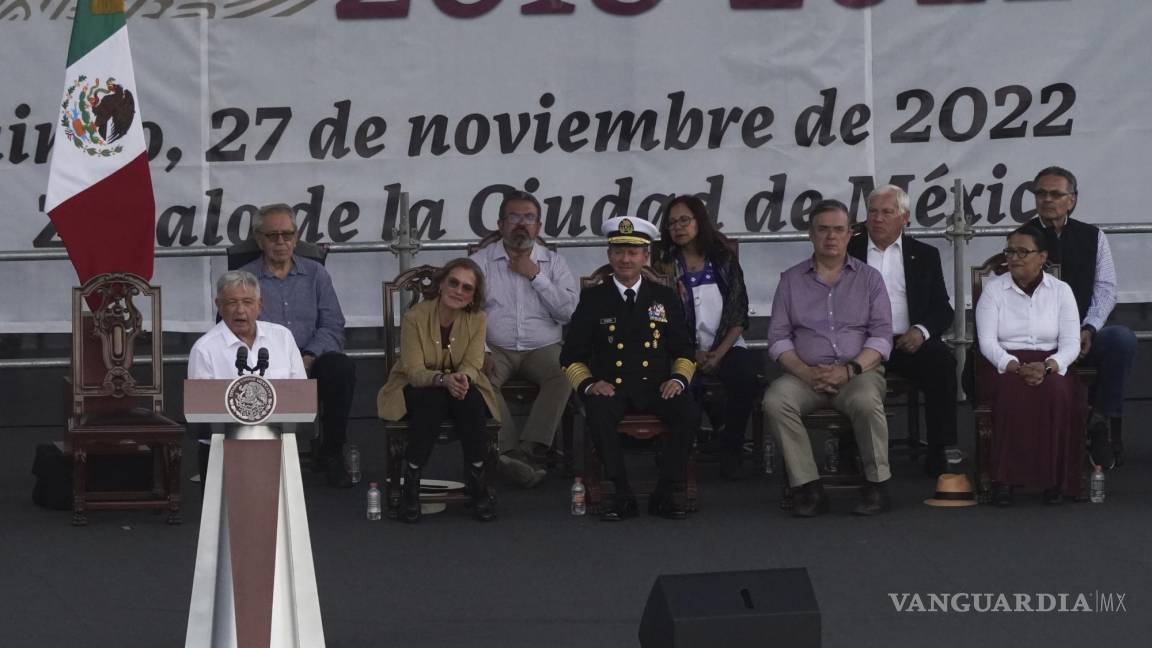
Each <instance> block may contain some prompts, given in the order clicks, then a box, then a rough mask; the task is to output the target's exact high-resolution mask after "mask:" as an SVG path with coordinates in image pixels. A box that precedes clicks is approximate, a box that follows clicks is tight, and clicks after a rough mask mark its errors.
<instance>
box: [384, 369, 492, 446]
mask: <svg viewBox="0 0 1152 648" xmlns="http://www.w3.org/2000/svg"><path fill="white" fill-rule="evenodd" d="M404 404H405V405H406V406H407V407H408V415H407V416H406V417H405V420H406V421H408V449H407V451H406V452H405V453H404V459H405V460H406V461H407V462H408V463H411V464H416V465H417V466H423V465H424V464H426V463H428V458H429V457H431V456H432V448H434V447H436V439H437V437H439V436H440V424H441V423H443V422H444V420H445V419H452V422H453V423H454V424H455V427H456V435H457V436H458V437H459V438H460V445H461V447H462V448H463V450H464V461H466V462H468V463H477V462H480V461H484V460H485V459H486V458H487V454H488V439H487V436H486V433H485V431H484V418H485V412H486V409H485V407H484V397H483V396H481V395H480V390H478V389H476V386H475V385H473V386H472V387H470V388H469V389H468V393H467V394H466V395H465V396H464V399H463V400H457V399H455V398H453V397H452V395H451V394H449V393H448V390H447V389H444V388H443V387H413V386H411V385H409V386H407V387H405V388H404Z"/></svg>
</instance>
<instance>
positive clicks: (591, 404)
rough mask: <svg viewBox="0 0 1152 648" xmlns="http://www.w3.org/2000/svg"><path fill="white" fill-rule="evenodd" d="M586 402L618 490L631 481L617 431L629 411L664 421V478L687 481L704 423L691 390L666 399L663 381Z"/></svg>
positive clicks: (598, 445) (609, 475) (586, 398)
mask: <svg viewBox="0 0 1152 648" xmlns="http://www.w3.org/2000/svg"><path fill="white" fill-rule="evenodd" d="M584 403H585V409H586V411H587V415H588V429H589V432H590V433H591V435H592V442H593V443H595V444H596V450H597V451H598V452H599V453H600V459H601V461H602V462H603V464H604V472H605V476H606V477H607V478H608V479H609V480H611V481H612V482H614V483H615V484H616V488H617V489H618V490H621V489H622V487H626V486H627V484H628V473H627V470H626V469H625V467H624V454H623V452H621V450H620V435H619V433H618V432H616V426H617V425H618V424H619V423H620V420H621V419H623V418H624V416H625V415H626V414H651V415H654V416H657V417H659V418H660V420H661V421H663V422H664V424H665V425H666V426H667V427H668V432H667V433H666V434H665V435H664V438H663V439H662V440H661V447H660V481H661V482H663V483H681V482H683V481H684V473H685V470H686V467H687V465H688V452H689V448H690V447H691V444H692V435H693V434H694V432H695V430H696V428H697V427H699V424H700V410H699V409H698V408H697V407H696V401H695V400H694V399H693V398H692V395H691V394H690V393H689V392H687V391H683V392H680V394H679V395H677V396H676V397H674V398H669V399H668V400H664V399H662V398H660V385H659V383H654V384H652V385H650V386H649V385H645V386H643V387H637V388H633V389H630V390H628V391H624V390H621V389H618V390H616V394H615V395H613V396H584Z"/></svg>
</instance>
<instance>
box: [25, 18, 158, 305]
mask: <svg viewBox="0 0 1152 648" xmlns="http://www.w3.org/2000/svg"><path fill="white" fill-rule="evenodd" d="M52 148H53V151H52V166H51V171H50V173H49V176H48V195H47V200H46V203H47V204H46V208H47V211H48V216H49V217H50V218H51V219H52V223H53V224H54V225H55V226H56V231H57V232H58V233H59V234H60V239H61V240H62V241H64V247H66V248H67V249H68V256H69V257H70V258H71V259H72V265H73V266H75V267H76V274H77V275H79V277H80V282H81V283H83V282H85V281H87V280H88V279H89V278H91V277H92V276H93V275H97V274H100V273H103V272H131V273H133V274H137V275H140V276H141V277H143V278H144V279H145V280H150V279H151V278H152V260H153V245H154V242H155V240H156V202H155V199H154V198H153V196H152V177H151V175H150V174H149V172H148V155H147V153H146V148H145V142H144V128H143V127H142V126H141V117H140V110H139V106H138V105H137V103H136V77H135V75H134V74H133V73H132V54H131V52H130V51H129V49H128V27H127V23H126V21H125V19H124V0H77V3H76V18H75V21H74V22H73V24H72V41H71V43H70V44H69V47H68V72H67V75H66V76H65V78H64V99H63V101H61V102H60V119H59V122H58V123H57V125H56V141H55V144H53V146H52Z"/></svg>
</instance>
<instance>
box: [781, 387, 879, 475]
mask: <svg viewBox="0 0 1152 648" xmlns="http://www.w3.org/2000/svg"><path fill="white" fill-rule="evenodd" d="M886 389H887V385H886V383H885V380H884V369H883V367H876V368H875V369H873V370H871V371H866V372H864V373H862V374H860V375H859V376H856V377H854V378H852V380H850V381H848V382H847V383H845V384H844V385H842V386H841V387H840V392H839V393H837V394H836V395H834V396H832V395H829V394H821V393H817V392H816V391H815V390H813V389H812V388H811V387H809V386H808V385H807V384H805V383H804V381H803V380H800V379H799V378H797V377H796V376H793V375H791V374H784V375H783V376H781V377H779V378H777V379H776V380H774V381H772V384H771V385H770V386H769V387H768V390H767V391H766V392H765V393H764V402H763V405H764V421H765V423H766V424H767V426H768V429H769V430H770V431H771V432H772V435H773V436H774V437H775V438H776V443H778V444H779V446H780V449H781V452H782V453H783V456H784V465H785V466H786V467H787V469H788V482H789V483H790V484H792V485H793V486H799V485H801V484H806V483H808V482H810V481H813V480H816V479H819V478H820V472H819V470H818V469H817V467H816V459H815V457H814V456H813V455H812V441H811V439H809V438H808V430H807V429H805V427H804V421H803V419H802V418H801V417H803V416H804V415H805V414H809V413H811V412H814V411H816V410H818V409H824V408H827V407H832V408H833V409H835V410H836V411H838V412H840V413H841V414H843V415H845V416H847V417H848V418H849V419H851V421H852V431H853V433H854V434H855V436H856V445H858V446H859V448H860V460H861V462H863V464H864V476H865V477H866V478H867V479H868V481H870V482H882V481H885V480H886V479H888V478H889V477H891V476H892V472H891V471H890V470H889V468H888V419H887V417H885V415H884V393H885V390H886Z"/></svg>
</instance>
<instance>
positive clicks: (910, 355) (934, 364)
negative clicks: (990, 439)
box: [848, 185, 956, 477]
mask: <svg viewBox="0 0 1152 648" xmlns="http://www.w3.org/2000/svg"><path fill="white" fill-rule="evenodd" d="M910 204H911V201H910V200H909V198H908V194H907V193H905V192H904V190H903V189H901V188H900V187H897V186H895V185H887V186H884V187H880V188H879V189H876V190H875V191H873V192H872V193H871V194H869V195H868V220H867V221H866V222H865V228H866V230H867V231H866V232H864V233H861V234H857V235H856V236H854V237H852V240H850V241H849V242H848V254H851V255H852V256H854V257H856V258H857V259H860V260H861V261H864V262H865V263H867V264H868V265H870V266H872V267H873V268H876V269H877V270H879V271H880V274H881V275H883V276H884V287H885V288H886V289H887V290H888V299H889V301H891V302H892V334H893V335H894V336H895V338H894V340H893V345H892V355H891V356H889V358H888V361H887V362H885V363H884V367H885V368H886V369H888V370H890V371H894V372H896V373H898V374H900V375H901V376H904V377H905V378H907V379H908V380H909V382H911V383H912V384H913V386H914V387H915V388H916V389H919V390H920V391H921V392H923V393H924V415H925V419H926V421H927V423H928V434H927V437H928V456H927V458H926V460H925V463H924V472H925V473H927V474H929V475H931V476H933V477H936V476H939V475H940V473H942V472H944V470H945V469H946V468H947V462H946V461H945V458H944V451H945V450H946V449H947V448H948V447H949V446H953V445H955V444H956V358H955V357H954V356H953V355H952V351H951V350H950V349H949V347H948V345H946V344H944V341H943V340H942V336H943V335H944V332H945V331H947V330H948V329H950V328H952V303H951V301H950V300H949V299H948V289H947V288H945V287H944V271H943V270H942V269H941V267H940V253H939V252H937V251H936V248H934V247H932V246H931V245H928V244H927V243H922V242H920V241H917V240H915V239H913V238H910V237H907V236H904V228H905V227H906V226H907V225H908V220H909V211H910Z"/></svg>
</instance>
